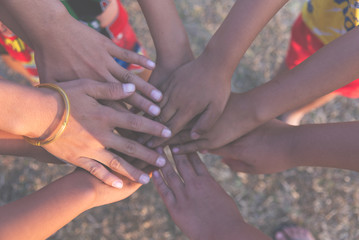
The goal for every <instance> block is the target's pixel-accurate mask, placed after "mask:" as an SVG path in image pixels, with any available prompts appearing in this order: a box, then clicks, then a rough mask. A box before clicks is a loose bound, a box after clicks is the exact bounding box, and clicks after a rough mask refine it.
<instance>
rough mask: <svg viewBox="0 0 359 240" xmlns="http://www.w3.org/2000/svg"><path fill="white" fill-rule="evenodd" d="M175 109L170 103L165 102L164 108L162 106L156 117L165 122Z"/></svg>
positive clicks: (173, 113)
mask: <svg viewBox="0 0 359 240" xmlns="http://www.w3.org/2000/svg"><path fill="white" fill-rule="evenodd" d="M176 112H177V109H176V108H174V107H171V106H170V104H167V105H166V106H165V107H164V108H162V111H161V114H160V115H159V116H158V119H159V121H160V122H162V123H166V122H168V121H169V120H171V118H172V117H173V116H174V115H175V114H176Z"/></svg>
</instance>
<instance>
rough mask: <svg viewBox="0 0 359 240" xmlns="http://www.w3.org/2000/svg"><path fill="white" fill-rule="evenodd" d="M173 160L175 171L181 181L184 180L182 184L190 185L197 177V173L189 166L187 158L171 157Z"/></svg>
mask: <svg viewBox="0 0 359 240" xmlns="http://www.w3.org/2000/svg"><path fill="white" fill-rule="evenodd" d="M173 158H174V160H175V163H176V167H177V170H178V172H179V174H180V175H181V177H182V179H183V180H184V183H185V184H186V183H187V184H188V183H191V182H192V181H191V180H192V179H193V177H195V176H196V175H197V173H196V172H195V170H194V169H193V166H192V165H191V163H190V161H189V159H188V156H187V155H184V154H183V155H173Z"/></svg>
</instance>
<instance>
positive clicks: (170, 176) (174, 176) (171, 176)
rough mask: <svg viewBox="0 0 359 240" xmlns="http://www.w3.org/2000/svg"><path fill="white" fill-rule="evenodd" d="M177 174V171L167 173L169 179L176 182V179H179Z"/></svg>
mask: <svg viewBox="0 0 359 240" xmlns="http://www.w3.org/2000/svg"><path fill="white" fill-rule="evenodd" d="M177 177H178V176H177V173H176V172H175V171H170V172H169V173H167V178H168V179H172V180H174V179H175V178H177Z"/></svg>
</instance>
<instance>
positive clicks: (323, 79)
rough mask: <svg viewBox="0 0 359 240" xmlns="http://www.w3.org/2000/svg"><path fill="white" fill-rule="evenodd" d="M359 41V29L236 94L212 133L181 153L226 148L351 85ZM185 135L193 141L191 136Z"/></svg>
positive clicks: (189, 145) (354, 73)
mask: <svg viewBox="0 0 359 240" xmlns="http://www.w3.org/2000/svg"><path fill="white" fill-rule="evenodd" d="M358 41H359V28H355V29H353V30H352V31H350V32H348V33H346V34H345V35H343V36H342V37H340V38H338V39H336V40H335V41H333V42H331V43H330V44H328V45H326V46H325V47H323V48H322V49H320V50H319V51H317V52H316V53H315V54H313V55H312V56H311V57H309V58H308V59H307V60H305V61H304V62H303V63H302V64H300V65H298V66H297V67H295V68H293V69H292V70H290V71H288V72H286V73H284V74H282V75H280V76H278V77H276V78H275V79H273V80H272V81H269V82H267V83H266V84H263V85H261V86H259V87H257V88H255V89H253V90H251V91H249V92H246V93H244V94H232V95H231V98H230V101H229V102H228V104H227V106H226V110H225V112H224V113H223V115H222V116H221V119H220V120H219V121H218V122H217V123H216V126H215V127H214V128H212V129H211V132H209V133H208V134H206V135H204V136H203V137H202V139H199V140H198V141H196V142H192V143H190V144H185V145H184V146H178V147H176V148H178V149H179V151H178V152H179V153H184V152H189V151H195V150H202V149H214V148H219V147H221V146H224V145H225V144H228V143H230V142H231V141H233V140H235V139H237V138H239V137H241V136H243V135H244V134H246V133H248V132H249V131H251V130H253V129H254V128H256V127H258V126H259V125H261V124H263V123H265V122H267V121H269V120H271V119H273V118H275V117H277V116H278V115H280V114H282V113H285V112H287V111H289V110H290V109H294V108H296V107H299V106H303V105H305V104H307V103H309V102H312V101H313V100H315V99H317V98H318V97H321V96H323V95H325V94H327V93H329V92H331V91H333V90H335V89H338V88H340V87H342V86H344V85H346V84H348V83H350V82H351V81H353V80H354V79H356V78H357V77H358V75H359V70H358V68H357V67H356V65H355V63H356V62H358V61H359V55H358V52H359V46H358V44H357V43H358ZM226 126H227V127H226ZM228 126H230V127H228ZM183 134H185V135H187V137H186V138H187V139H188V138H189V137H188V135H189V133H188V132H187V133H183Z"/></svg>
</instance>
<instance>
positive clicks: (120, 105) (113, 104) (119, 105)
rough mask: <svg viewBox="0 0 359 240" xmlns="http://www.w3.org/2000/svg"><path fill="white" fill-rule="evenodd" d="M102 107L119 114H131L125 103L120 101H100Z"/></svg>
mask: <svg viewBox="0 0 359 240" xmlns="http://www.w3.org/2000/svg"><path fill="white" fill-rule="evenodd" d="M99 102H100V103H101V104H102V105H105V106H107V107H110V108H112V109H114V110H116V111H118V112H126V113H130V111H129V110H128V109H127V107H126V105H125V103H124V102H120V101H108V100H101V101H99Z"/></svg>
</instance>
